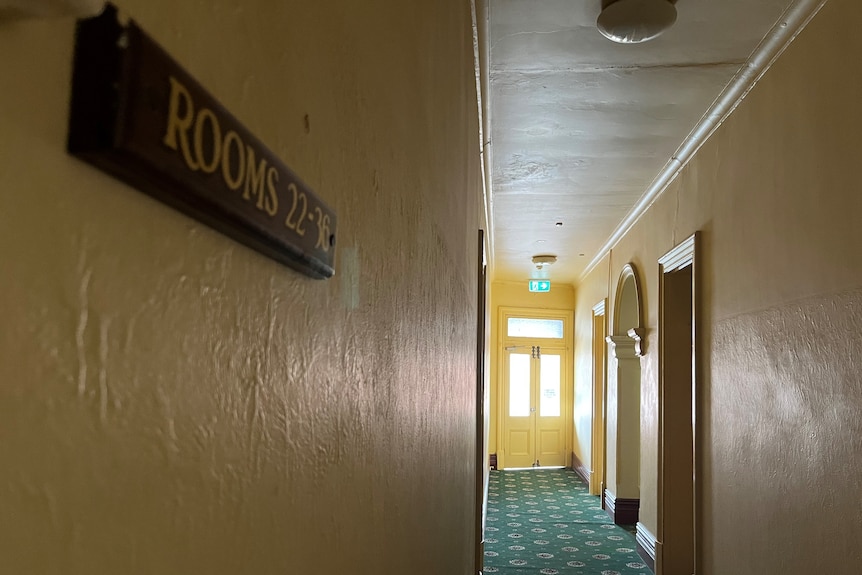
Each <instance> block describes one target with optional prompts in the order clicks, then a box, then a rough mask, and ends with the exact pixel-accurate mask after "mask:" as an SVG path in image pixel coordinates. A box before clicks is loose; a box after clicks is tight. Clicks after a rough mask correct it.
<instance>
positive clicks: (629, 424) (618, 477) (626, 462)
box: [604, 264, 645, 524]
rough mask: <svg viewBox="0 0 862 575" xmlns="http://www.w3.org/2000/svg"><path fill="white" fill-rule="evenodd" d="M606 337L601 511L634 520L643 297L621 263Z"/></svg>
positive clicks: (634, 277)
mask: <svg viewBox="0 0 862 575" xmlns="http://www.w3.org/2000/svg"><path fill="white" fill-rule="evenodd" d="M612 326H613V327H612V333H613V335H610V336H608V338H607V342H608V347H609V350H608V351H609V354H608V356H609V358H610V360H611V361H610V362H609V365H608V372H609V373H608V416H607V469H606V472H605V473H606V477H607V484H606V485H605V493H604V497H605V509H606V510H607V511H608V513H609V514H610V516H611V517H612V518H613V519H614V522H615V523H618V524H634V523H637V520H638V509H639V508H640V395H641V394H640V388H641V365H640V358H641V356H642V355H643V343H644V342H643V336H644V333H645V332H644V328H643V296H642V293H641V289H640V281H639V279H638V275H637V271H636V269H635V267H634V266H633V265H632V264H626V266H625V267H624V268H623V269H622V272H621V273H620V277H619V280H618V282H617V290H616V294H615V297H614V301H613V321H612Z"/></svg>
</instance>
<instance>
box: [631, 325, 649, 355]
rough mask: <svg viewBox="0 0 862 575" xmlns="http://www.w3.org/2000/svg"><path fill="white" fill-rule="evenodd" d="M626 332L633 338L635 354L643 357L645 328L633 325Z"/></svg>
mask: <svg viewBox="0 0 862 575" xmlns="http://www.w3.org/2000/svg"><path fill="white" fill-rule="evenodd" d="M627 334H628V336H629V337H630V338H632V339H633V340H635V355H636V356H638V357H643V355H644V353H645V352H646V330H645V329H644V328H642V327H633V328H631V329H630V330H629V331H628V332H627Z"/></svg>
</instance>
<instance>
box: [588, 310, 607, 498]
mask: <svg viewBox="0 0 862 575" xmlns="http://www.w3.org/2000/svg"><path fill="white" fill-rule="evenodd" d="M606 307H607V304H606V300H602V301H600V302H599V303H597V304H596V305H595V306H594V307H593V339H592V341H593V385H592V389H593V405H592V409H593V413H592V415H593V442H592V454H591V457H590V459H591V462H590V465H591V467H592V472H591V473H590V482H589V483H590V494H591V495H601V494H602V493H603V492H604V490H605V482H606V479H605V426H606V425H607V413H606V408H607V398H606V396H607V377H606V375H607V365H608V356H607V352H606V348H605V338H606V337H607V335H608V326H607V316H606V315H605V309H606Z"/></svg>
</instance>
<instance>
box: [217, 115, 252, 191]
mask: <svg viewBox="0 0 862 575" xmlns="http://www.w3.org/2000/svg"><path fill="white" fill-rule="evenodd" d="M231 145H233V148H234V149H235V150H236V156H237V160H238V161H237V164H238V166H237V169H236V177H234V176H233V174H231V171H230V158H231V155H230V150H231ZM249 149H251V148H249ZM222 153H223V154H224V156H223V157H222V162H221V175H222V178H224V183H226V184H227V187H229V188H230V189H232V190H233V191H236V190H238V189H240V188H241V187H242V183H243V180H245V171H246V165H245V151H244V147H243V144H242V140H240V138H239V134H237V133H236V132H234V131H233V130H230V131H228V133H227V134H225V136H224V150H223V152H222Z"/></svg>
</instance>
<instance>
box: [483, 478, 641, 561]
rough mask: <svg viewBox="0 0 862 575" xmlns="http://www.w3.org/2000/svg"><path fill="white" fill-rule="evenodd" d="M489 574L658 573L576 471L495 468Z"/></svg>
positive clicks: (487, 538)
mask: <svg viewBox="0 0 862 575" xmlns="http://www.w3.org/2000/svg"><path fill="white" fill-rule="evenodd" d="M484 572H485V573H500V574H501V575H527V574H531V575H532V574H536V575H556V574H561V575H563V574H568V573H577V574H580V575H652V571H650V569H649V567H647V566H646V564H644V562H643V560H642V559H641V558H640V556H639V555H638V554H637V550H636V543H635V539H634V537H633V536H632V535H631V534H630V533H629V532H627V531H625V530H623V529H622V528H620V527H618V526H616V525H614V524H613V523H612V522H611V520H610V517H608V515H607V513H605V512H604V511H603V510H602V507H601V500H600V499H599V498H598V497H596V496H594V495H590V494H589V491H588V490H587V486H586V485H585V484H584V482H583V481H581V479H580V477H578V476H577V475H576V474H575V473H574V472H573V471H572V470H570V469H553V470H550V469H539V470H526V471H492V472H491V480H490V485H489V493H488V518H487V525H486V528H485V569H484Z"/></svg>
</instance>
